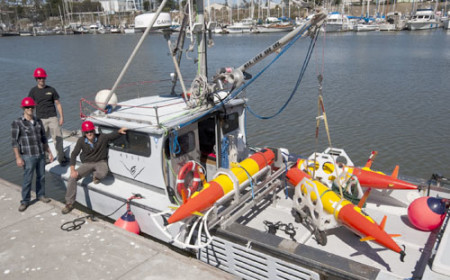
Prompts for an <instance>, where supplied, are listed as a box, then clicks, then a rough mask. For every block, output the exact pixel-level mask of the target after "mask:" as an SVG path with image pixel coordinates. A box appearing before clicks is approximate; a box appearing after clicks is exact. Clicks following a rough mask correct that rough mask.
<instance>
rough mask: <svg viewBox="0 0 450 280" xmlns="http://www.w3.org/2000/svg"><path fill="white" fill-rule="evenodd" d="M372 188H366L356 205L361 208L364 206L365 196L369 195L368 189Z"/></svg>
mask: <svg viewBox="0 0 450 280" xmlns="http://www.w3.org/2000/svg"><path fill="white" fill-rule="evenodd" d="M371 190H372V188H368V189H367V190H366V191H365V192H364V195H363V197H362V198H361V200H360V201H359V203H358V207H359V208H362V207H363V206H364V203H366V200H367V198H368V197H369V194H370V191H371Z"/></svg>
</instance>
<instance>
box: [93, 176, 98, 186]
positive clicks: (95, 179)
mask: <svg viewBox="0 0 450 280" xmlns="http://www.w3.org/2000/svg"><path fill="white" fill-rule="evenodd" d="M92 182H94V184H98V183H100V179H97V178H95V176H94V178H92Z"/></svg>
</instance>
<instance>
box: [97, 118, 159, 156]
mask: <svg viewBox="0 0 450 280" xmlns="http://www.w3.org/2000/svg"><path fill="white" fill-rule="evenodd" d="M117 130H118V129H116V128H112V127H105V126H100V127H99V132H100V133H105V134H107V133H115V132H117ZM109 147H110V148H111V149H112V150H116V151H120V152H124V153H129V154H134V155H138V156H145V157H149V156H150V154H151V143H150V137H149V136H148V134H145V133H142V132H136V131H131V130H127V134H124V135H122V136H120V137H119V138H117V139H115V140H114V141H112V142H111V143H110V144H109Z"/></svg>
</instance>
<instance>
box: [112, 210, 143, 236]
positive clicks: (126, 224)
mask: <svg viewBox="0 0 450 280" xmlns="http://www.w3.org/2000/svg"><path fill="white" fill-rule="evenodd" d="M114 225H115V226H117V227H120V228H123V229H125V230H126V231H129V232H132V233H136V234H139V233H140V232H141V230H140V228H139V224H138V222H137V221H136V217H135V216H134V214H133V212H131V210H127V212H125V214H123V215H122V217H120V218H119V219H117V221H116V222H115V223H114Z"/></svg>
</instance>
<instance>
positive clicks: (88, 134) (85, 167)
mask: <svg viewBox="0 0 450 280" xmlns="http://www.w3.org/2000/svg"><path fill="white" fill-rule="evenodd" d="M126 130H127V128H125V127H122V128H121V129H119V130H118V131H117V132H115V133H114V132H112V133H109V134H102V133H100V134H96V133H95V126H94V124H93V123H92V122H91V121H85V122H83V123H82V124H81V131H82V132H83V136H82V137H80V138H78V140H77V143H76V144H75V147H74V148H73V151H72V153H71V155H70V178H69V181H68V182H67V191H66V206H65V207H64V208H63V209H62V211H61V212H62V213H63V214H67V213H69V212H70V211H72V209H73V204H74V203H75V199H76V196H77V181H78V180H79V179H81V178H83V177H86V176H87V175H89V174H90V173H91V172H93V182H94V184H98V183H99V182H100V180H101V179H103V178H105V177H106V175H107V174H108V171H109V168H108V144H109V142H111V141H113V140H115V139H117V138H119V137H120V136H122V134H126ZM80 152H81V154H80ZM79 154H80V159H81V163H82V164H81V165H80V167H78V169H75V164H76V161H77V156H78V155H79Z"/></svg>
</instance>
